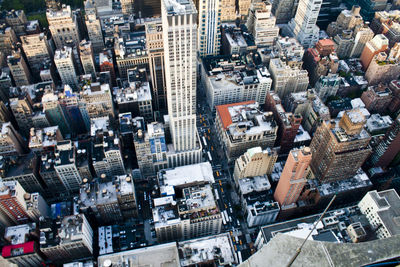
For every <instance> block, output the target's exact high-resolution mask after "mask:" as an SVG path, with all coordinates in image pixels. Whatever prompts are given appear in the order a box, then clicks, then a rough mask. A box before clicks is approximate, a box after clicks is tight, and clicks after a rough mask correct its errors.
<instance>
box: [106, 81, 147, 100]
mask: <svg viewBox="0 0 400 267" xmlns="http://www.w3.org/2000/svg"><path fill="white" fill-rule="evenodd" d="M113 94H114V96H115V98H116V100H117V103H118V104H124V103H128V102H143V101H151V90H150V84H149V82H131V83H130V84H129V87H126V88H114V92H113Z"/></svg>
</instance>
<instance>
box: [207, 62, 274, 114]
mask: <svg viewBox="0 0 400 267" xmlns="http://www.w3.org/2000/svg"><path fill="white" fill-rule="evenodd" d="M202 61H203V64H202V66H201V67H202V75H201V79H202V83H203V85H204V88H205V91H206V97H207V102H208V105H209V106H210V108H211V109H215V107H216V106H219V105H225V104H232V103H238V102H243V101H250V100H255V101H256V102H258V103H264V102H265V97H266V95H267V93H268V92H269V90H270V89H271V86H272V79H271V77H270V74H269V72H268V69H266V68H262V69H261V68H260V69H249V68H247V67H246V65H245V64H244V62H243V59H242V58H241V57H240V56H234V57H231V58H226V59H224V60H221V59H220V58H204V59H203V60H202Z"/></svg>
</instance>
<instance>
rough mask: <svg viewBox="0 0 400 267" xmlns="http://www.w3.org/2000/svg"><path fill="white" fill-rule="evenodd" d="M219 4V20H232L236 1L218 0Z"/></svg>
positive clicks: (234, 17) (234, 16)
mask: <svg viewBox="0 0 400 267" xmlns="http://www.w3.org/2000/svg"><path fill="white" fill-rule="evenodd" d="M220 6H221V21H222V22H227V21H234V20H235V19H236V17H237V16H236V1H235V0H220Z"/></svg>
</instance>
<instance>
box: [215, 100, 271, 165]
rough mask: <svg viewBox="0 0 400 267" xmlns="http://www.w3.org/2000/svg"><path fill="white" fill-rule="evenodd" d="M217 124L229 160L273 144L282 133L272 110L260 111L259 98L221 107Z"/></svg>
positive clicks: (216, 120) (217, 113)
mask: <svg viewBox="0 0 400 267" xmlns="http://www.w3.org/2000/svg"><path fill="white" fill-rule="evenodd" d="M215 126H216V129H218V138H219V140H220V142H222V143H223V144H224V150H225V154H226V155H227V157H228V159H229V160H234V159H235V158H236V157H239V156H240V155H242V154H243V153H245V152H246V151H247V149H249V148H252V147H255V146H261V148H263V149H265V148H267V147H273V146H274V143H275V139H276V136H277V132H278V126H277V123H276V121H275V120H274V116H273V114H272V112H262V111H260V110H259V105H258V103H257V102H255V101H247V102H240V103H234V104H227V105H221V106H217V107H216V118H215Z"/></svg>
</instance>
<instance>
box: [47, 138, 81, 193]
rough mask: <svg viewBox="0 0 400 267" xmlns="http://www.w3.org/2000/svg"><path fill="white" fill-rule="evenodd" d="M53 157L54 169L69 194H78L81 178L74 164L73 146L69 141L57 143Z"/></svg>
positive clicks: (74, 151) (74, 150)
mask: <svg viewBox="0 0 400 267" xmlns="http://www.w3.org/2000/svg"><path fill="white" fill-rule="evenodd" d="M54 155H55V156H56V158H55V165H54V169H55V170H56V172H57V174H58V177H60V180H61V182H62V183H63V184H64V186H65V188H66V189H67V191H68V192H69V193H72V192H78V191H79V186H80V184H81V183H82V177H81V175H80V173H79V171H78V168H77V164H76V149H75V146H73V144H72V143H71V141H70V140H68V141H60V142H57V146H56V149H55V153H54ZM84 178H85V177H84Z"/></svg>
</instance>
